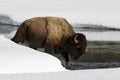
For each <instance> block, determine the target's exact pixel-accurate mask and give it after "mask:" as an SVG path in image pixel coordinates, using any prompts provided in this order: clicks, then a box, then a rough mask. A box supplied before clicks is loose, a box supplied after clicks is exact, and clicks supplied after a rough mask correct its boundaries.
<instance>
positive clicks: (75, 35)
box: [74, 35, 78, 43]
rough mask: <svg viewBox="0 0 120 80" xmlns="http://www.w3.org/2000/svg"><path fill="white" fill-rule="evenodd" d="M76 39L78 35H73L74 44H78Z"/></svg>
mask: <svg viewBox="0 0 120 80" xmlns="http://www.w3.org/2000/svg"><path fill="white" fill-rule="evenodd" d="M77 37H78V35H75V37H74V42H75V43H78V40H77Z"/></svg>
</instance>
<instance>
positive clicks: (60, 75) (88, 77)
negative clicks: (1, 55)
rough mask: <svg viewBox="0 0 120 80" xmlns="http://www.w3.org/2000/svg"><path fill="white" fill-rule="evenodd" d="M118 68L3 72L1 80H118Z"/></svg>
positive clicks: (119, 78) (119, 71)
mask: <svg viewBox="0 0 120 80" xmlns="http://www.w3.org/2000/svg"><path fill="white" fill-rule="evenodd" d="M119 73H120V68H113V69H92V70H78V71H66V72H54V73H42V74H7V75H6V74H5V75H0V79H1V80H120V74H119Z"/></svg>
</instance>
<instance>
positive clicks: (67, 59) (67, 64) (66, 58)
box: [62, 53, 70, 69]
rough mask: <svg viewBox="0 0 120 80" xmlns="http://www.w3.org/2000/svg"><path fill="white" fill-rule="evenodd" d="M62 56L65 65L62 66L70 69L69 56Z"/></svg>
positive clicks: (64, 54)
mask: <svg viewBox="0 0 120 80" xmlns="http://www.w3.org/2000/svg"><path fill="white" fill-rule="evenodd" d="M62 56H63V57H64V59H65V64H63V65H64V66H65V68H67V69H70V61H69V54H67V53H62Z"/></svg>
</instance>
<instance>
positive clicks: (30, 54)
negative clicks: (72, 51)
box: [0, 35, 120, 80]
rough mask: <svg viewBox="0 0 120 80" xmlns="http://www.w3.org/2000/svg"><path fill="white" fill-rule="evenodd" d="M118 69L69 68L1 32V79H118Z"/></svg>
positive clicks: (119, 78) (119, 71) (119, 69)
mask: <svg viewBox="0 0 120 80" xmlns="http://www.w3.org/2000/svg"><path fill="white" fill-rule="evenodd" d="M119 73H120V68H109V69H88V70H75V71H68V70H66V69H65V68H63V67H62V65H61V62H60V61H59V60H58V59H57V58H55V57H53V56H51V55H49V54H47V53H43V52H40V51H36V50H33V49H31V48H28V47H25V46H23V45H19V44H16V43H14V42H12V41H11V40H9V39H7V38H5V37H4V36H3V35H0V79H1V80H120V76H119Z"/></svg>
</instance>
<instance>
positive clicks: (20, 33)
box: [11, 23, 25, 43]
mask: <svg viewBox="0 0 120 80" xmlns="http://www.w3.org/2000/svg"><path fill="white" fill-rule="evenodd" d="M24 39H25V26H24V23H22V24H21V25H20V26H19V28H18V30H17V32H16V34H15V36H14V37H13V38H12V39H11V40H12V41H13V42H15V43H19V42H21V43H23V42H24Z"/></svg>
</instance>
